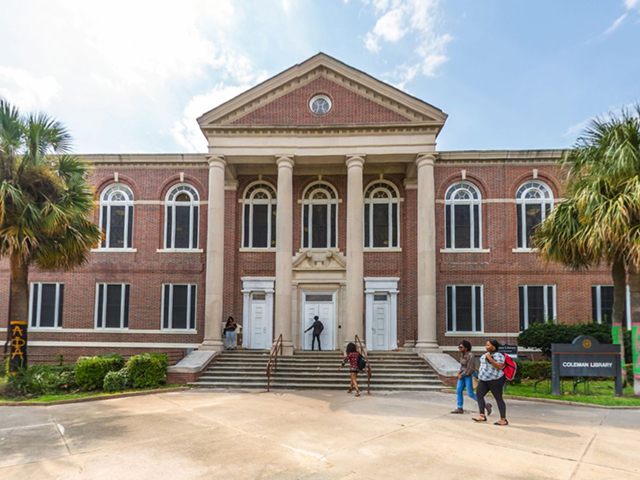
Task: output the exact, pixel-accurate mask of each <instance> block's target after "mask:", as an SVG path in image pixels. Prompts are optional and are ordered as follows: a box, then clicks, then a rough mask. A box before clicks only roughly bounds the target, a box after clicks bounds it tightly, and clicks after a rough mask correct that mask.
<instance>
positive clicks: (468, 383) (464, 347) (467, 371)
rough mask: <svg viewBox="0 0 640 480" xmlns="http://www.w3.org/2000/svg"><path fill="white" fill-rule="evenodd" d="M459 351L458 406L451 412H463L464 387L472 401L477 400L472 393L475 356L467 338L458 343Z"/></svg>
mask: <svg viewBox="0 0 640 480" xmlns="http://www.w3.org/2000/svg"><path fill="white" fill-rule="evenodd" d="M458 350H459V351H460V372H459V373H458V388H457V394H458V408H456V409H455V410H453V411H452V412H451V413H464V409H463V408H462V405H463V401H464V398H463V392H464V390H465V389H466V390H467V395H468V396H469V398H470V399H471V400H473V401H477V400H478V398H477V397H476V394H475V393H473V373H474V371H475V369H476V358H475V357H474V356H473V353H471V344H470V343H469V342H468V341H467V340H462V341H461V342H460V345H458Z"/></svg>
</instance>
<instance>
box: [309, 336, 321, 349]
mask: <svg viewBox="0 0 640 480" xmlns="http://www.w3.org/2000/svg"><path fill="white" fill-rule="evenodd" d="M316 339H318V350H322V347H321V346H320V334H318V335H313V338H312V339H311V350H314V348H313V347H314V345H315V344H316Z"/></svg>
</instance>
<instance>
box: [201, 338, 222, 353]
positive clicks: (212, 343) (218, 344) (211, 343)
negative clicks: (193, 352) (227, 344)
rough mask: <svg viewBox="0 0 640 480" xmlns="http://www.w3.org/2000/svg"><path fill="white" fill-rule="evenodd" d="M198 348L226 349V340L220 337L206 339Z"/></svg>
mask: <svg viewBox="0 0 640 480" xmlns="http://www.w3.org/2000/svg"><path fill="white" fill-rule="evenodd" d="M198 350H224V342H223V341H222V340H221V339H220V340H218V339H215V340H214V339H212V340H205V341H203V342H202V345H200V346H199V347H198Z"/></svg>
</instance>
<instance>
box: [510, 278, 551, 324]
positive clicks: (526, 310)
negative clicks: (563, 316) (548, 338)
mask: <svg viewBox="0 0 640 480" xmlns="http://www.w3.org/2000/svg"><path fill="white" fill-rule="evenodd" d="M520 287H524V295H523V299H522V301H523V302H524V328H523V330H526V329H527V328H529V296H528V289H529V287H544V290H543V294H542V295H543V299H544V311H545V322H546V323H548V322H555V321H556V319H557V318H558V311H557V310H556V307H557V305H558V301H557V296H556V285H555V284H527V285H518V289H520ZM548 288H551V289H552V290H553V318H547V317H546V312H548V311H549V293H548V291H547V289H548ZM518 302H520V292H518ZM519 316H520V304H518V317H519ZM518 323H520V319H519V318H518Z"/></svg>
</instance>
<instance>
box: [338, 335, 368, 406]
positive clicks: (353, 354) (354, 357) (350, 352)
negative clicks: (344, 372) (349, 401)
mask: <svg viewBox="0 0 640 480" xmlns="http://www.w3.org/2000/svg"><path fill="white" fill-rule="evenodd" d="M360 357H361V355H360V354H359V353H358V349H357V348H356V344H355V343H353V342H351V343H349V344H348V345H347V355H346V356H345V357H344V360H342V365H340V366H339V367H338V370H341V369H342V367H344V366H345V365H346V364H347V363H348V364H349V371H350V372H351V383H350V384H349V391H348V392H347V393H351V392H352V391H353V389H354V388H355V390H356V397H359V396H360V389H359V388H358V378H357V377H358V360H359V359H360ZM360 363H362V362H360Z"/></svg>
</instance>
